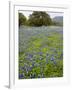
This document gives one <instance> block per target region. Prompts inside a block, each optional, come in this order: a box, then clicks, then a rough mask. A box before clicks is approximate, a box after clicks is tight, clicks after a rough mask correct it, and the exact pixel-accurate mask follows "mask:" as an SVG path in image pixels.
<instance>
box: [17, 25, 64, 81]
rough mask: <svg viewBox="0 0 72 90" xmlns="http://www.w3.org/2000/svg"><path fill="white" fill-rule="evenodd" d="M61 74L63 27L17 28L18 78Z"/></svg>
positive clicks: (49, 76)
mask: <svg viewBox="0 0 72 90" xmlns="http://www.w3.org/2000/svg"><path fill="white" fill-rule="evenodd" d="M62 76H63V27H58V26H41V27H28V26H21V27H20V28H19V79H32V78H52V77H62Z"/></svg>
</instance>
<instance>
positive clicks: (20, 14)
mask: <svg viewBox="0 0 72 90" xmlns="http://www.w3.org/2000/svg"><path fill="white" fill-rule="evenodd" d="M25 24H26V17H25V16H24V15H23V14H22V13H19V26H20V25H25Z"/></svg>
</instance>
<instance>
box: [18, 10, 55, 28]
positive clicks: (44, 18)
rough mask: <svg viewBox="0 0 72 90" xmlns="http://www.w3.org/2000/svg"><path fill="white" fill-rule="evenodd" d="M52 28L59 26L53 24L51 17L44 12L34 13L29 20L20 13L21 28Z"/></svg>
mask: <svg viewBox="0 0 72 90" xmlns="http://www.w3.org/2000/svg"><path fill="white" fill-rule="evenodd" d="M21 25H26V26H43V25H44V26H50V25H57V23H56V22H53V21H52V19H51V17H50V15H49V14H47V13H46V12H44V11H33V13H32V14H30V15H29V18H28V19H27V18H26V17H25V15H23V14H22V13H19V26H21Z"/></svg>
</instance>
